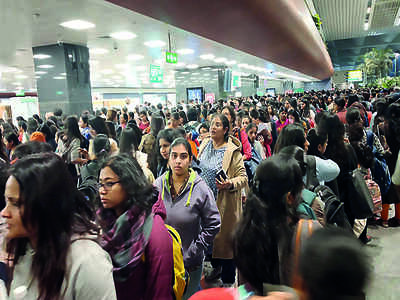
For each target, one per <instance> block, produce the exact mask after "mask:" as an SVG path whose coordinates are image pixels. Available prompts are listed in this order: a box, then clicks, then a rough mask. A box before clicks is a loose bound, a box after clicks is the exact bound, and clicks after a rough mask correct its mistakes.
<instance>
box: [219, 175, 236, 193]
mask: <svg viewBox="0 0 400 300" xmlns="http://www.w3.org/2000/svg"><path fill="white" fill-rule="evenodd" d="M215 181H216V185H217V189H218V190H220V191H221V190H229V189H230V188H231V187H232V186H233V184H232V182H231V181H230V180H229V179H226V180H224V179H223V178H220V180H218V178H216V179H215Z"/></svg>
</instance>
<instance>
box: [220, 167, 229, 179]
mask: <svg viewBox="0 0 400 300" xmlns="http://www.w3.org/2000/svg"><path fill="white" fill-rule="evenodd" d="M220 178H221V179H223V180H227V179H228V176H227V175H226V173H225V171H224V170H223V169H221V170H219V171H218V173H217V179H220Z"/></svg>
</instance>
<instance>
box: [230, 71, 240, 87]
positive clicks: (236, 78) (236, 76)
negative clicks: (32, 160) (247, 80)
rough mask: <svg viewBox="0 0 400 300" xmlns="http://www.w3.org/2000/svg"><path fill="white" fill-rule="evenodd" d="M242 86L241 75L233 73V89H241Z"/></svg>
mask: <svg viewBox="0 0 400 300" xmlns="http://www.w3.org/2000/svg"><path fill="white" fill-rule="evenodd" d="M241 86H242V82H241V80H240V74H239V73H236V72H232V87H233V88H239V87H241Z"/></svg>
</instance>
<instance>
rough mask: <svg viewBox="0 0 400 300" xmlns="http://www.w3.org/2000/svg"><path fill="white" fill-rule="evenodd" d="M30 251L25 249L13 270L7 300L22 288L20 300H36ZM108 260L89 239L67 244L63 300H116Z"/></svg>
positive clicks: (36, 284)
mask: <svg viewBox="0 0 400 300" xmlns="http://www.w3.org/2000/svg"><path fill="white" fill-rule="evenodd" d="M33 256H34V251H33V250H32V248H31V247H30V246H29V247H28V249H27V251H26V254H25V255H24V256H23V257H20V259H19V261H18V264H17V265H16V266H15V269H14V277H13V281H12V282H11V289H10V295H9V298H8V300H17V299H18V298H17V297H18V296H17V297H16V296H15V293H14V291H15V290H16V289H17V290H16V291H18V290H21V289H22V288H23V287H26V291H27V292H26V295H25V296H24V297H23V299H24V300H36V299H37V298H38V295H39V287H38V282H37V280H36V279H33V278H32V274H31V272H29V270H30V269H31V265H32V259H33ZM112 271H113V267H112V263H111V259H110V257H109V255H108V253H107V252H105V251H104V250H103V249H102V248H101V247H100V245H98V244H97V243H96V242H95V241H93V240H90V239H79V240H76V241H75V242H73V243H72V244H71V247H70V250H69V253H68V257H67V273H66V276H65V279H64V282H63V285H62V287H61V294H62V292H63V291H65V294H64V297H61V299H65V300H89V299H96V300H97V299H98V300H116V299H117V296H116V293H115V287H114V279H113V274H112Z"/></svg>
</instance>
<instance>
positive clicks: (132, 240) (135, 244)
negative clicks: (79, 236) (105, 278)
mask: <svg viewBox="0 0 400 300" xmlns="http://www.w3.org/2000/svg"><path fill="white" fill-rule="evenodd" d="M103 215H105V218H103V221H104V223H105V224H106V225H107V224H108V226H107V227H106V228H107V229H105V230H104V232H103V235H102V239H101V242H100V244H101V246H102V247H103V249H104V250H106V251H107V252H108V253H109V254H110V256H111V258H112V262H113V274H114V279H115V281H119V282H121V281H126V280H127V279H128V278H129V277H130V276H131V275H132V273H133V272H134V270H135V268H136V267H137V266H138V264H139V263H140V262H141V261H142V257H143V255H144V252H145V250H146V246H147V244H148V241H149V238H150V234H151V230H152V227H153V218H154V215H153V214H152V213H150V214H146V212H145V211H143V210H141V209H140V208H139V207H137V206H135V205H134V206H132V207H131V208H130V209H128V210H127V211H126V212H124V213H123V214H122V215H121V216H119V217H118V218H116V216H115V214H111V211H110V212H105V211H104V212H103Z"/></svg>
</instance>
